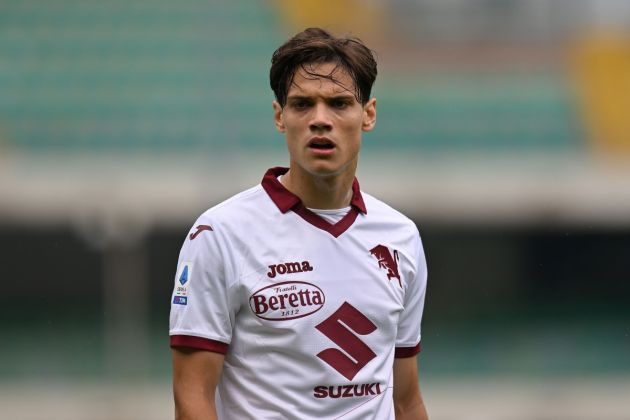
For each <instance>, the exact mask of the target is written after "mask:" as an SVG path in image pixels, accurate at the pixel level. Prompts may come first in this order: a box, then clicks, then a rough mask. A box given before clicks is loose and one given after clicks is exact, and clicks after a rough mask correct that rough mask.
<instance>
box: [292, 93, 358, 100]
mask: <svg viewBox="0 0 630 420" xmlns="http://www.w3.org/2000/svg"><path fill="white" fill-rule="evenodd" d="M312 98H313V96H308V95H289V96H287V101H289V100H304V99H312ZM326 99H348V100H352V99H356V98H355V96H354V95H351V94H349V93H346V94H344V93H340V94H338V95H332V96H327V97H326Z"/></svg>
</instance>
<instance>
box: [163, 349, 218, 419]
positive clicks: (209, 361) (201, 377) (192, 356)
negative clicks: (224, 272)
mask: <svg viewBox="0 0 630 420" xmlns="http://www.w3.org/2000/svg"><path fill="white" fill-rule="evenodd" d="M172 353H173V394H174V397H175V417H176V419H178V420H187V419H199V418H207V419H209V420H210V419H216V410H215V405H214V394H215V389H216V386H217V383H218V382H219V377H220V376H221V370H222V368H223V360H224V359H225V356H224V355H223V354H220V353H215V352H211V351H205V350H195V349H189V348H185V347H176V348H173V350H172Z"/></svg>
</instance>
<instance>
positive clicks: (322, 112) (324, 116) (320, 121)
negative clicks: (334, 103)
mask: <svg viewBox="0 0 630 420" xmlns="http://www.w3.org/2000/svg"><path fill="white" fill-rule="evenodd" d="M309 128H310V129H311V131H316V132H319V131H330V130H331V129H332V123H331V121H330V114H329V112H328V109H327V107H326V104H322V103H318V104H316V105H315V106H314V107H313V113H312V118H311V121H310V123H309Z"/></svg>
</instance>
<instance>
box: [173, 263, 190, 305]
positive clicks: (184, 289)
mask: <svg viewBox="0 0 630 420" xmlns="http://www.w3.org/2000/svg"><path fill="white" fill-rule="evenodd" d="M192 270H193V263H191V262H184V263H182V264H181V265H180V266H179V268H178V270H177V277H176V278H177V281H176V282H175V291H174V293H173V304H175V305H188V285H189V282H190V279H191V278H192Z"/></svg>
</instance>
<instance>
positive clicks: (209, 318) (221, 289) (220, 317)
mask: <svg viewBox="0 0 630 420" xmlns="http://www.w3.org/2000/svg"><path fill="white" fill-rule="evenodd" d="M233 251H234V250H233V249H231V247H230V246H229V241H228V240H227V238H226V237H225V236H224V235H223V234H222V232H221V229H220V225H218V224H215V223H212V221H209V220H203V216H202V218H200V219H199V220H198V221H197V223H195V225H194V226H193V228H192V229H191V231H190V233H189V235H188V236H187V237H186V240H185V241H184V244H183V246H182V249H181V252H180V255H179V260H178V264H177V272H176V275H175V286H174V288H173V295H172V297H171V314H170V331H169V334H170V344H171V347H191V348H197V349H202V350H209V351H214V352H218V353H223V354H225V353H226V352H227V349H228V345H229V343H230V341H231V339H232V327H233V325H234V317H235V313H236V308H235V307H234V305H233V302H234V299H233V298H232V291H233V290H234V284H235V282H236V279H237V275H236V273H235V270H234V268H233V267H234V265H235V264H234V258H235V256H234V252H233Z"/></svg>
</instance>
